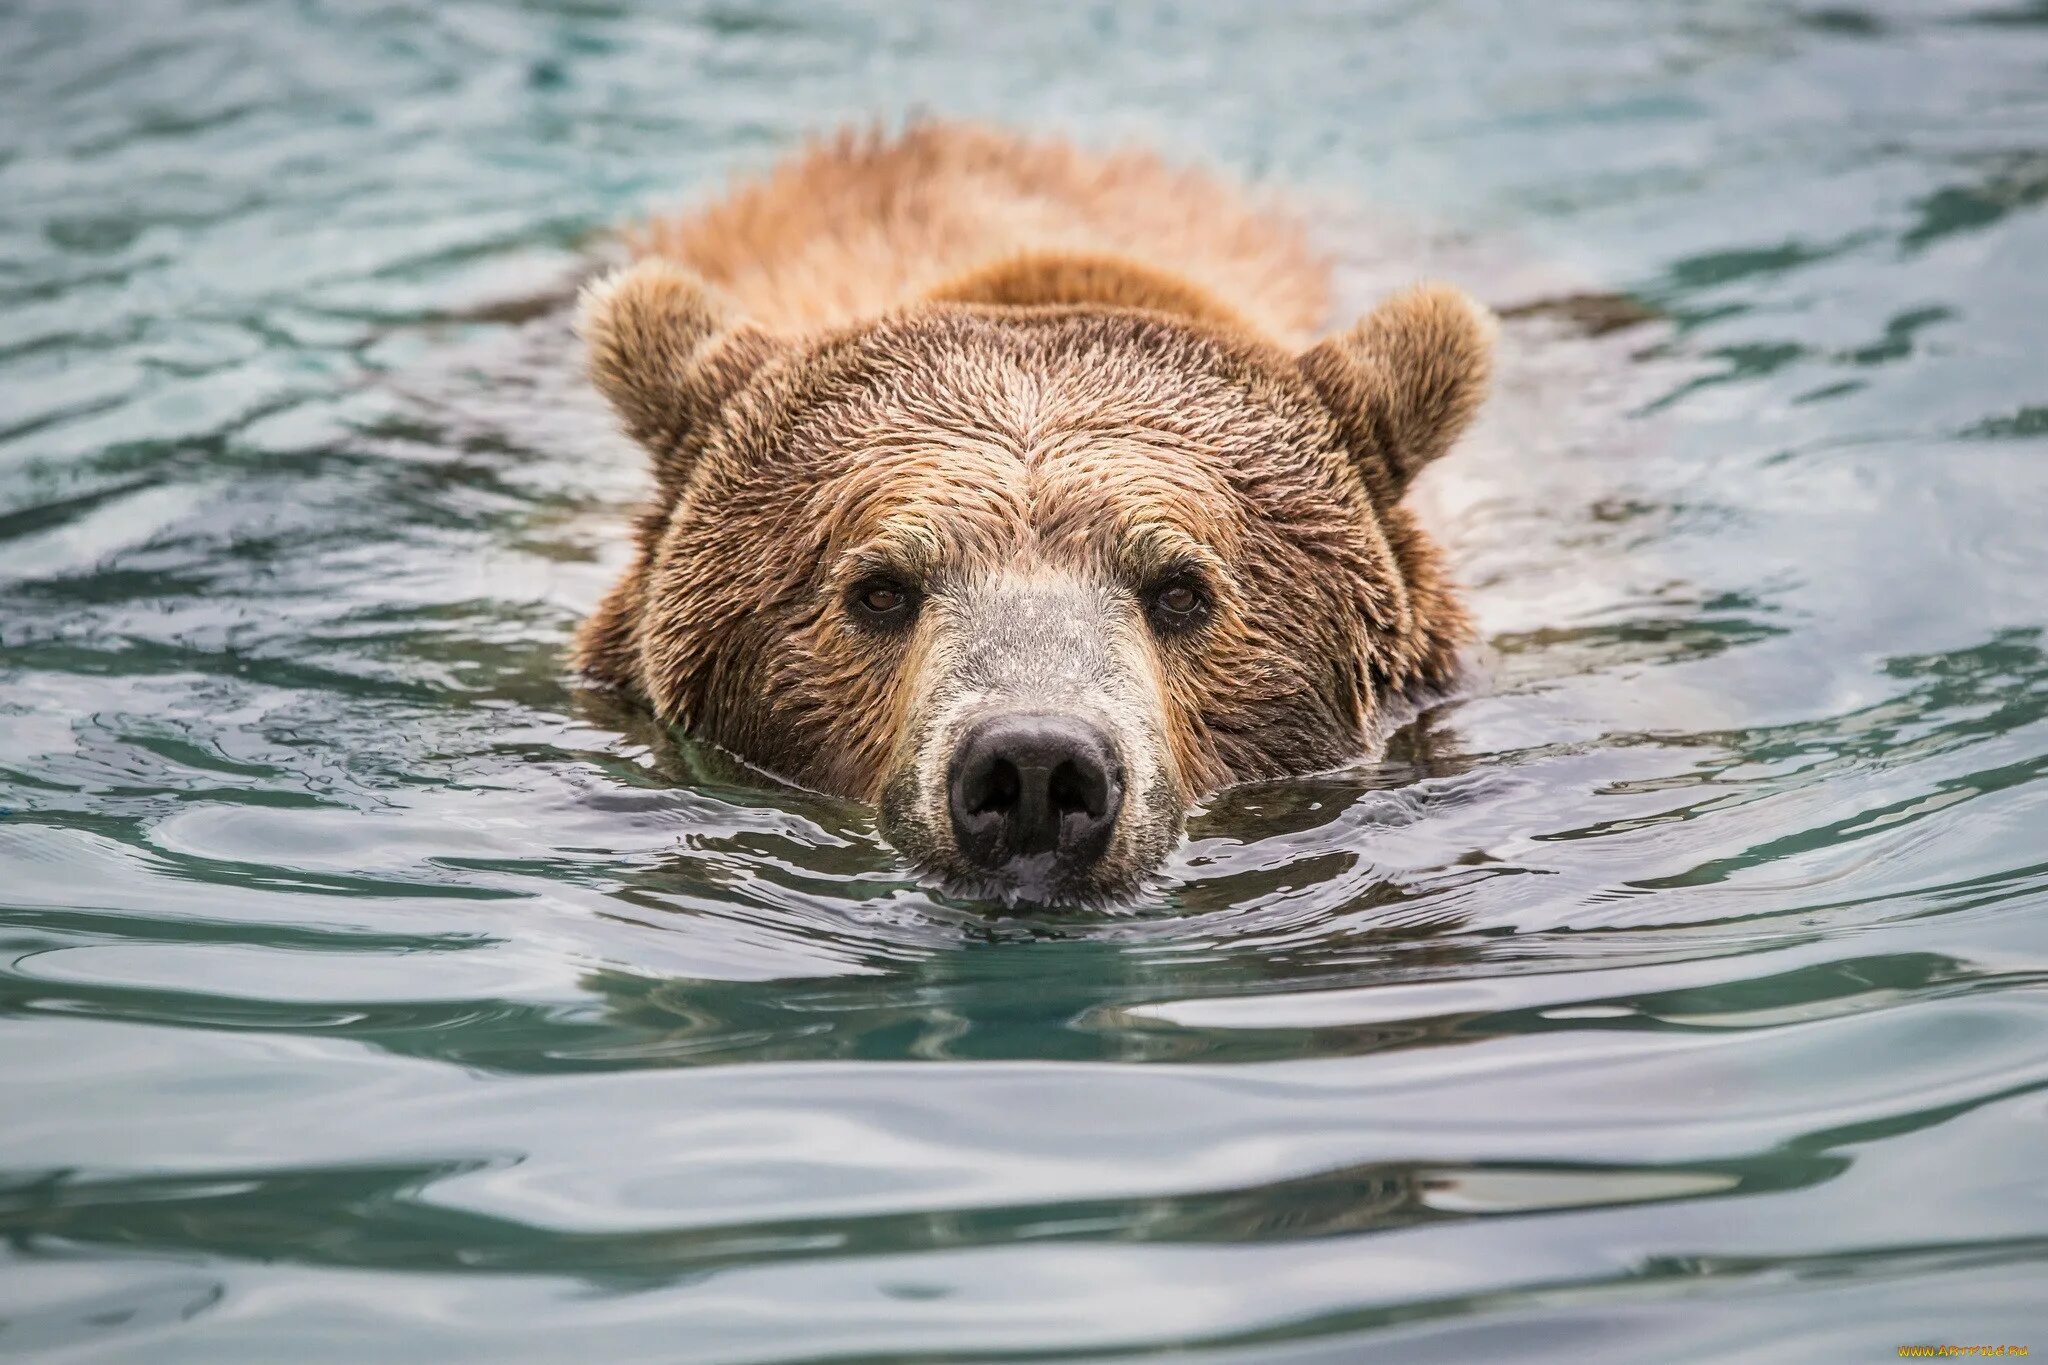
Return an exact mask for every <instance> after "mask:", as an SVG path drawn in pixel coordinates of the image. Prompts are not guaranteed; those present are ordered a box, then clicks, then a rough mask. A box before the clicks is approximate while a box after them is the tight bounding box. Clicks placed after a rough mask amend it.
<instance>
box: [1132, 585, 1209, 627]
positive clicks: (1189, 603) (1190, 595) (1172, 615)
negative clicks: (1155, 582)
mask: <svg viewBox="0 0 2048 1365" xmlns="http://www.w3.org/2000/svg"><path fill="white" fill-rule="evenodd" d="M1208 614H1209V597H1208V594H1207V593H1205V592H1203V591H1202V587H1201V585H1200V584H1199V583H1194V582H1190V581H1189V580H1187V579H1185V578H1175V579H1169V580H1168V581H1166V582H1164V583H1161V584H1160V585H1159V586H1157V587H1155V588H1154V589H1152V593H1151V600H1150V601H1149V602H1148V603H1147V608H1146V615H1147V616H1149V617H1150V618H1151V621H1152V628H1153V629H1154V630H1156V631H1158V632H1159V633H1160V634H1162V635H1172V634H1176V633H1178V632H1180V631H1184V630H1192V629H1193V628H1194V627H1196V626H1198V625H1200V624H1201V623H1202V621H1203V619H1204V618H1205V617H1207V616H1208Z"/></svg>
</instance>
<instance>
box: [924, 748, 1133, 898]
mask: <svg viewBox="0 0 2048 1365" xmlns="http://www.w3.org/2000/svg"><path fill="white" fill-rule="evenodd" d="M947 781H948V783H949V785H950V788H951V791H950V804H951V806H952V812H953V834H954V838H955V839H956V841H957V842H958V843H959V845H960V852H961V853H962V855H964V856H965V857H966V858H967V859H968V861H970V862H972V863H974V864H975V865H976V866H978V867H983V868H987V869H989V870H991V871H994V870H997V869H1000V868H1003V867H1006V866H1009V865H1011V864H1013V863H1016V862H1018V861H1021V860H1023V859H1025V858H1030V857H1034V856H1039V855H1043V854H1047V853H1057V854H1058V855H1059V856H1060V861H1061V862H1062V863H1064V864H1066V865H1067V866H1069V867H1083V866H1087V865H1088V864H1091V863H1093V862H1095V861H1096V860H1097V859H1099V858H1101V856H1102V854H1103V851H1104V850H1105V849H1107V848H1108V847H1109V836H1110V831H1111V830H1113V829H1114V828H1115V827H1116V815H1117V810H1118V809H1119V808H1120V807H1121V806H1122V805H1123V800H1124V784H1123V774H1122V773H1121V772H1120V771H1119V770H1118V768H1117V763H1116V750H1115V748H1114V746H1112V745H1111V743H1110V741H1109V736H1108V735H1106V734H1104V733H1103V732H1102V730H1101V729H1100V728H1099V727H1097V726H1095V725H1093V724H1091V723H1090V722H1088V721H1086V720H1083V719H1081V718H1080V717H1078V716H1063V715H1049V714H1044V713H1039V712H1027V713H1023V714H1016V715H1001V716H989V717H986V718H984V719H982V720H980V721H977V722H976V723H975V724H973V725H972V726H970V727H968V730H967V732H966V733H965V734H963V735H962V736H961V737H960V744H959V747H957V748H956V749H954V751H953V762H952V766H951V769H950V771H949V772H948V774H947Z"/></svg>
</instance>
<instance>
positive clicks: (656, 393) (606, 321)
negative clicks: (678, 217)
mask: <svg viewBox="0 0 2048 1365" xmlns="http://www.w3.org/2000/svg"><path fill="white" fill-rule="evenodd" d="M576 332H577V335H579V336H581V337H582V338H583V342H584V345H585V346H586V347H587V348H588V351H589V359H588V364H589V368H590V379H591V382H592V383H593V384H595V385H596V386H597V390H598V392H599V393H601V394H603V395H604V396H605V400H606V401H607V402H609V403H610V404H611V406H612V411H614V412H616V413H617V414H618V415H619V420H620V422H621V423H622V424H623V425H624V426H625V428H626V434H627V435H629V436H631V437H632V438H633V439H634V440H636V441H638V442H639V443H640V444H641V445H643V446H645V447H646V448H647V451H648V453H649V454H650V455H651V456H652V457H653V460H654V473H655V477H656V479H657V480H659V482H660V483H661V485H662V487H663V489H664V490H665V491H669V492H674V491H676V490H678V489H680V488H681V486H682V483H683V481H684V479H685V478H687V477H688V475H689V472H690V467H691V466H692V465H693V464H694V463H695V461H696V457H697V455H698V454H699V453H701V451H702V448H703V438H704V434H705V432H706V430H707V429H708V428H709V426H710V425H711V423H712V420H713V419H714V418H715V417H716V416H717V414H718V409H719V408H720V407H721V406H723V405H724V403H725V402H726V401H727V400H728V399H730V398H731V397H732V396H733V395H734V394H735V393H737V392H739V390H740V388H741V387H742V386H744V385H745V383H746V382H747V380H748V379H749V378H751V377H752V376H753V373H754V371H755V370H757V369H758V368H760V366H761V364H762V362H763V361H765V360H767V359H768V358H769V357H770V356H771V355H773V354H774V353H775V352H776V351H777V350H778V349H779V347H778V344H777V343H776V342H775V340H774V339H773V338H771V337H769V336H768V335H767V334H766V333H764V332H762V331H761V330H760V329H759V328H756V327H752V326H748V325H745V324H735V323H734V321H733V320H732V319H731V318H730V317H729V316H728V314H727V312H726V309H725V306H724V303H723V301H722V300H721V299H719V298H718V297H717V295H715V294H714V293H713V292H712V290H711V288H710V286H709V285H707V284H705V283H704V282H703V281H702V280H700V279H698V278H697V277H696V276H695V275H692V274H691V273H690V272H689V271H687V270H685V269H684V268H683V267H681V266H679V265H677V264H675V263H674V262H673V261H665V260H661V259H659V258H657V257H650V258H648V259H646V260H643V261H640V262H638V263H637V264H634V265H630V266H627V267H625V268H624V269H622V270H615V271H613V272H612V273H611V274H609V275H606V276H603V277H602V278H600V279H597V280H594V281H592V282H591V283H590V284H588V285H586V286H585V287H584V290H583V296H582V298H581V300H580V301H579V302H578V305H577V312H576Z"/></svg>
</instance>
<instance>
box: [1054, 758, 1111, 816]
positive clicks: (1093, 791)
mask: <svg viewBox="0 0 2048 1365" xmlns="http://www.w3.org/2000/svg"><path fill="white" fill-rule="evenodd" d="M1046 798H1047V800H1048V802H1049V803H1050V804H1051V806H1052V808H1053V809H1054V810H1055V811H1057V812H1059V814H1061V815H1063V816H1065V815H1087V816H1090V817H1092V818H1094V819H1098V820H1099V819H1101V818H1102V814H1103V810H1104V808H1105V807H1106V806H1107V805H1108V802H1109V784H1108V783H1107V782H1105V781H1104V780H1103V776H1102V773H1101V772H1100V771H1099V770H1093V769H1090V770H1084V769H1083V768H1082V767H1081V765H1080V764H1078V763H1075V762H1074V761H1073V760H1072V759H1069V760H1067V761H1066V762H1065V763H1062V764H1060V765H1059V766H1058V767H1057V768H1054V769H1053V770H1052V782H1051V783H1050V785H1049V788H1048V790H1047V792H1046Z"/></svg>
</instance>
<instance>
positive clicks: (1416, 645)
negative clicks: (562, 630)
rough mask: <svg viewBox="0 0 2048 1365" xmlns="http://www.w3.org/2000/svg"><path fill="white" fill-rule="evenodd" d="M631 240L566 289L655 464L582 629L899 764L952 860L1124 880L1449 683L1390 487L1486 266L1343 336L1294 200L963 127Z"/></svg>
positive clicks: (699, 715) (854, 143) (1361, 746)
mask: <svg viewBox="0 0 2048 1365" xmlns="http://www.w3.org/2000/svg"><path fill="white" fill-rule="evenodd" d="M634 245H635V248H636V252H637V254H638V255H639V257H640V259H639V260H638V262H637V263H636V264H633V265H631V266H628V267H626V268H625V269H623V270H620V271H618V272H616V273H614V274H611V275H609V276H607V277H605V278H603V279H600V280H598V281H597V282H595V283H594V284H592V285H591V286H590V287H589V288H588V289H587V291H586V293H585V296H584V299H583V302H582V307H581V313H580V316H579V327H580V331H581V334H582V336H583V337H584V339H585V342H586V344H587V346H588V349H589V365H590V373H591V376H592V378H593V379H594V381H595V383H596V385H597V387H598V388H599V389H600V390H601V391H602V393H603V394H604V396H605V397H606V398H607V399H608V400H609V402H610V403H611V405H612V407H613V408H614V409H615V410H616V411H617V414H618V416H619V418H620V419H621V421H622V423H623V425H624V427H625V429H626V431H627V432H628V433H629V434H630V435H631V436H632V437H633V439H634V440H636V441H637V442H638V443H639V444H641V445H642V446H644V447H645V448H646V450H647V452H648V454H649V456H650V457H651V459H652V461H653V472H654V483H655V497H654V501H653V504H652V505H651V506H650V508H649V509H648V510H647V512H646V513H645V515H644V516H642V517H641V519H640V521H639V525H638V532H637V548H636V554H635V557H634V559H633V561H632V563H631V565H630V566H629V567H628V568H627V570H626V572H625V574H624V576H623V578H622V579H621V580H620V582H619V583H618V585H617V586H616V587H615V588H614V589H613V590H612V591H611V593H610V595H609V596H608V597H607V598H606V599H605V601H604V602H603V604H602V605H601V606H600V607H599V608H598V610H597V612H596V613H595V615H593V616H592V617H591V619H590V620H589V621H588V623H587V624H586V625H585V626H584V627H583V629H582V632H581V634H580V636H579V638H578V640H577V643H576V652H575V660H576V663H577V665H578V666H579V667H580V668H581V669H583V670H584V671H585V672H586V673H587V674H588V675H589V676H590V677H592V678H593V679H595V680H597V681H598V682H600V683H604V684H609V685H611V686H614V687H617V688H619V689H622V690H624V691H627V692H629V693H631V694H633V695H636V696H637V697H639V698H640V699H642V700H643V701H644V702H645V703H646V704H647V705H649V706H650V707H652V708H653V710H654V711H655V713H656V714H657V715H658V717H659V718H660V719H661V720H663V721H665V722H667V723H670V724H674V725H677V726H680V727H683V728H685V729H687V730H688V731H690V732H691V733H693V734H695V735H696V736H698V737H700V738H702V739H705V740H708V741H711V742H713V743H715V744H718V745H720V746H722V747H724V748H726V749H728V750H730V751H732V752H734V753H736V754H738V755H739V756H740V757H742V758H744V759H746V760H748V761H750V762H752V763H754V764H756V765H758V766H759V767H761V768H763V769H766V770H767V771H769V772H772V773H774V774H776V775H778V776H780V777H782V778H785V779H787V780H789V781H792V782H794V783H797V784H800V785H803V786H807V787H811V788H814V789H818V790H822V791H826V792H832V793H837V794H841V795H845V796H850V797H854V798H857V799H860V800H863V801H868V802H873V803H876V804H878V805H879V808H880V823H881V829H882V832H883V834H884V836H885V837H887V838H888V839H889V840H890V842H891V843H893V844H894V845H895V846H896V847H897V848H898V849H900V850H901V851H902V852H903V853H904V854H905V855H906V856H907V857H908V858H910V859H911V860H912V861H913V862H914V863H915V864H916V865H918V866H919V867H920V868H921V869H923V870H924V871H926V872H927V873H929V874H932V875H934V876H935V877H936V878H937V879H938V880H939V881H941V882H942V883H943V884H944V885H946V886H948V887H949V888H951V889H954V890H957V891H959V892H962V893H964V894H969V895H975V896H983V897H991V898H995V899H999V900H1004V901H1010V902H1015V901H1019V900H1023V901H1032V902H1054V903H1086V904H1099V903H1104V902H1110V901H1114V900H1117V899H1120V898H1123V897H1127V896H1128V895H1130V894H1131V893H1132V892H1133V891H1135V890H1136V889H1138V888H1139V886H1140V885H1141V884H1142V882H1143V880H1144V879H1145V878H1146V876H1147V875H1148V874H1149V873H1151V872H1153V871H1154V870H1155V869H1156V868H1157V867H1158V865H1159V863H1160V861H1161V860H1162V859H1163V858H1164V857H1165V855H1166V854H1167V853H1168V852H1169V851H1170V849H1171V848H1172V847H1173V846H1174V844H1175V842H1176V841H1177V839H1178V838H1179V833H1180V829H1181V824H1182V821H1183V818H1184V815H1185V812H1186V809H1187V807H1188V805H1189V804H1190V803H1191V802H1192V801H1193V800H1194V799H1196V798H1197V797H1199V796H1201V795H1203V794H1205V793H1208V792H1211V791H1213V790H1215V789H1217V788H1219V787H1222V786H1225V785H1228V784H1231V783H1237V782H1243V781H1247V780H1252V779H1261V778H1275V777H1281V776H1286V775H1291V774H1300V773H1307V772H1312V771H1316V770H1322V769H1329V768H1332V767H1335V766H1338V765H1341V764H1343V763H1346V762H1347V761H1350V760H1352V759H1355V758H1357V757H1359V756H1360V755H1361V754H1362V753H1363V752H1364V751H1366V750H1367V749H1368V748H1369V747H1370V746H1371V745H1372V744H1373V743H1374V742H1375V740H1376V738H1377V735H1378V732H1379V727H1380V726H1381V725H1382V724H1383V722H1384V720H1385V718H1386V716H1387V715H1388V714H1389V712H1390V710H1393V709H1396V707H1397V705H1398V703H1399V702H1400V701H1401V700H1402V699H1404V698H1409V697H1412V696H1414V695H1416V694H1418V693H1421V692H1424V691H1426V690H1430V689H1438V688H1441V687H1443V686H1444V685H1446V684H1447V683H1449V682H1450V681H1451V680H1452V678H1453V676H1454V673H1455V671H1456V668H1457V658H1458V652H1459V648H1460V646H1461V644H1462V643H1463V642H1464V641H1465V639H1466V637H1467V636H1468V634H1469V625H1468V620H1467V617H1466V614H1465V612H1464V610H1463V609H1462V607H1461V605H1460V603H1459V601H1458V598H1457V597H1456V595H1455V594H1454V593H1453V591H1452V590H1451V588H1450V586H1449V585H1448V583H1447V582H1446V579H1445V574H1444V569H1443V566H1442V564H1441V562H1440V555H1439V552H1438V550H1437V548H1436V547H1435V546H1434V545H1433V544H1432V542H1431V541H1430V540H1429V539H1428V538H1427V537H1426V536H1425V535H1424V534H1423V533H1422V531H1421V530H1420V529H1419V528H1418V526H1417V525H1416V523H1415V522H1414V520H1413V518H1412V516H1411V514H1410V513H1409V511H1408V510H1407V509H1405V508H1404V507H1403V506H1402V505H1401V496H1402V493H1403V491H1404V490H1405V489H1406V488H1407V486H1408V483H1409V480H1410V479H1411V478H1412V477H1413V476H1414V474H1415V473H1416V471H1417V470H1419V469H1420V468H1421V467H1422V466H1423V465H1425V464H1427V463H1428V462H1429V461H1431V460H1434V459H1435V458H1437V457H1438V456H1439V455H1442V454H1443V453H1444V452H1445V450H1446V449H1448V448H1449V447H1450V445H1451V444H1452V442H1453V441H1455V440H1456V439H1457V437H1458V436H1459V434H1460V432H1462V431H1463V430H1464V428H1465V427H1466V425H1467V424H1468V422H1469V421H1470V419H1471V418H1472V416H1473V414H1474V411H1475V409H1476V408H1477V407H1478V406H1479V403H1480V401H1481V399H1482V397H1483V395H1484V392H1485V388H1486V384H1487V375H1488V369H1489V364H1490V354H1491V345H1492V336H1493V322H1492V318H1491V316H1490V315H1489V314H1488V313H1487V312H1486V311H1485V310H1484V309H1482V308H1481V307H1479V306H1478V305H1477V304H1475V303H1473V302H1472V301H1471V300H1470V299H1468V298H1467V297H1466V296H1465V295H1463V294H1462V293H1459V292H1458V291H1456V290H1454V289H1450V288H1445V287H1422V288H1417V289H1413V290H1411V291H1409V292H1407V293H1403V294H1400V295H1397V296H1395V297H1393V298H1391V299H1389V300H1387V301H1386V302H1384V303H1382V304H1381V305H1380V306H1379V307H1378V308H1377V309H1376V310H1375V311H1373V312H1372V313H1371V314H1370V315H1369V316H1367V317H1366V318H1365V319H1364V320H1363V321H1361V322H1359V323H1358V324H1357V325H1356V326H1354V327H1352V328H1350V329H1349V330H1347V331H1342V332H1340V333H1338V334H1337V335H1334V336H1331V337H1329V338H1327V339H1324V340H1322V341H1319V342H1318V341H1315V340H1314V335H1315V331H1316V329H1317V328H1318V327H1320V326H1321V325H1322V324H1323V321H1324V314H1325V311H1326V309H1327V307H1328V298H1327V294H1328V288H1329V285H1328V268H1327V266H1326V264H1325V263H1324V262H1323V261H1322V260H1320V259H1319V258H1318V257H1317V256H1316V255H1315V254H1314V253H1313V252H1312V251H1311V250H1310V249H1309V247H1308V244H1307V238H1306V235H1305V233H1304V231H1303V230H1302V228H1301V226H1300V225H1299V224H1298V223H1297V222H1295V221H1294V220H1292V219H1291V218H1289V217H1287V216H1285V215H1284V214H1282V213H1280V212H1278V211H1275V210H1260V209H1256V208H1254V207H1252V206H1251V205H1249V204H1248V202H1247V201H1246V200H1245V199H1244V198H1243V197H1241V196H1240V195H1239V194H1237V193H1236V192H1234V191H1233V190H1231V189H1230V188H1229V187H1227V186H1225V185H1223V184H1220V183H1218V181H1216V180H1215V179H1213V178H1210V177H1208V176H1206V175H1202V174H1196V173H1189V172H1184V171H1177V170H1173V169H1169V168H1168V167H1167V166H1166V165H1164V164H1163V163H1162V162H1160V161H1159V160H1158V159H1156V158H1154V157H1152V156H1150V155H1145V154H1141V153H1123V154H1116V155H1089V154H1086V153H1083V152H1081V151H1078V150H1076V149H1074V148H1072V147H1070V146H1067V145H1064V144H1062V143H1057V142H1042V141H1029V140H1023V139H1019V138H1016V137H1013V136H1009V135H1006V134H1002V133H998V132H993V131H988V130H983V129H978V128H972V127H963V126H957V125H948V124H927V125H921V126H913V127H912V128H910V129H909V130H908V131H905V132H902V133H900V134H897V135H894V136H886V135H882V134H876V133H842V134H840V135H838V136H837V137H835V138H832V139H830V140H827V141H823V142H820V143H817V144H814V145H812V146H811V147H809V148H807V149H806V150H804V151H803V152H802V153H801V154H799V155H797V156H795V157H794V158H792V159H791V160H789V161H787V162H786V163H784V164H783V165H781V166H780V168H779V169H776V170H774V171H773V172H772V173H770V174H769V175H767V176H766V177H765V178H764V179H762V180H760V181H758V182H756V183H753V184H749V185H746V186H743V187H741V188H739V189H736V190H734V191H733V192H732V193H730V194H729V195H727V196H726V197H725V198H723V199H722V200H720V201H719V202H716V203H714V204H712V205H711V206H709V207H708V208H705V209H703V210H702V211H700V212H698V213H696V214H695V215H693V216H690V217H687V218H683V219H679V220H675V221H668V222H660V223H656V224H654V225H653V226H651V227H649V228H647V229H645V230H644V231H642V232H641V233H640V234H638V236H637V238H636V239H635V240H634Z"/></svg>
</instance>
